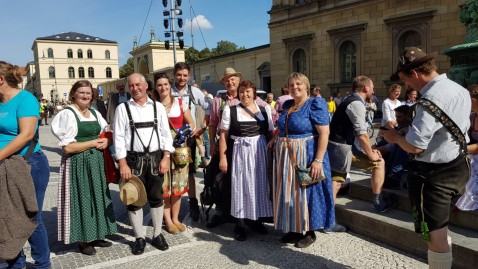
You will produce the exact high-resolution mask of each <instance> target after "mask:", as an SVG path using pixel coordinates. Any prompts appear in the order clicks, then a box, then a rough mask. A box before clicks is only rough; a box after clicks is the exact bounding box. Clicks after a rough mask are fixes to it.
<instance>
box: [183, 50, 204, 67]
mask: <svg viewBox="0 0 478 269" xmlns="http://www.w3.org/2000/svg"><path fill="white" fill-rule="evenodd" d="M184 54H185V57H186V63H188V64H191V63H194V62H196V61H198V60H200V58H199V50H197V49H195V48H193V47H190V48H188V49H187V50H185V51H184Z"/></svg>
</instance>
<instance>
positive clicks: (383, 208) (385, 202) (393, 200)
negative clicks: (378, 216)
mask: <svg viewBox="0 0 478 269" xmlns="http://www.w3.org/2000/svg"><path fill="white" fill-rule="evenodd" d="M397 203H398V198H397V197H396V196H395V195H391V196H389V197H387V198H383V199H382V201H381V202H380V204H373V206H374V207H375V210H376V211H377V212H378V213H385V212H387V211H388V210H389V209H390V208H392V207H394V206H396V205H397Z"/></svg>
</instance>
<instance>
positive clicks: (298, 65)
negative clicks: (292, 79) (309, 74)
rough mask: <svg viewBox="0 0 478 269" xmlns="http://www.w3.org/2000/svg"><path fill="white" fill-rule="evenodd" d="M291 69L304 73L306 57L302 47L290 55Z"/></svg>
mask: <svg viewBox="0 0 478 269" xmlns="http://www.w3.org/2000/svg"><path fill="white" fill-rule="evenodd" d="M292 64H293V66H292V71H294V72H299V73H302V74H305V71H306V66H307V59H306V55H305V51H304V50H303V49H298V50H296V51H295V52H294V54H293V55H292Z"/></svg>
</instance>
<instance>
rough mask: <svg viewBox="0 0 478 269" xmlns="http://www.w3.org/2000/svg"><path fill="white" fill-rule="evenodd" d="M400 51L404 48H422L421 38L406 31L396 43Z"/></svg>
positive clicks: (412, 32)
mask: <svg viewBox="0 0 478 269" xmlns="http://www.w3.org/2000/svg"><path fill="white" fill-rule="evenodd" d="M398 46H399V49H400V51H403V50H404V49H405V48H406V47H417V48H421V47H422V37H421V36H420V34H419V33H417V32H415V31H408V32H406V33H404V34H403V35H402V36H400V38H399V41H398Z"/></svg>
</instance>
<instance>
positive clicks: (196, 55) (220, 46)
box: [185, 40, 246, 63]
mask: <svg viewBox="0 0 478 269" xmlns="http://www.w3.org/2000/svg"><path fill="white" fill-rule="evenodd" d="M244 49H246V48H245V47H244V46H242V47H238V46H237V45H236V44H234V43H232V42H229V41H224V40H221V41H219V42H217V46H216V48H214V49H212V51H211V50H210V49H208V48H204V49H202V50H201V51H198V50H197V49H195V48H188V49H187V50H185V57H186V62H187V63H193V62H195V61H200V60H204V59H208V58H211V57H214V56H221V55H224V54H228V53H232V52H236V51H239V50H244Z"/></svg>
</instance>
